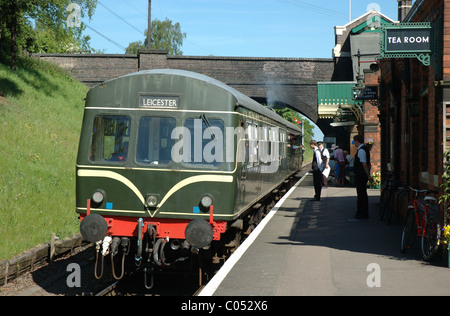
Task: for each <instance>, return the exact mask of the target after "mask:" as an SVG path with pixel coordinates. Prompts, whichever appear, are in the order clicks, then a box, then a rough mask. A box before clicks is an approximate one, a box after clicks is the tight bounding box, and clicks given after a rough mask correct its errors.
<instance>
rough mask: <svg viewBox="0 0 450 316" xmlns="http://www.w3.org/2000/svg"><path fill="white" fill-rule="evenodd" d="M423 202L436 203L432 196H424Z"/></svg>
mask: <svg viewBox="0 0 450 316" xmlns="http://www.w3.org/2000/svg"><path fill="white" fill-rule="evenodd" d="M424 200H425V203H437V199H436V198H434V197H432V196H426V197H425V199H424Z"/></svg>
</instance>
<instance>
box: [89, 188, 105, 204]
mask: <svg viewBox="0 0 450 316" xmlns="http://www.w3.org/2000/svg"><path fill="white" fill-rule="evenodd" d="M104 198H105V195H104V193H103V192H102V191H101V190H97V191H95V193H94V194H93V195H92V201H94V203H96V204H100V203H102V202H103V200H104Z"/></svg>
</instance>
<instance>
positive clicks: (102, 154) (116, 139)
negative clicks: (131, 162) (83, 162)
mask: <svg viewBox="0 0 450 316" xmlns="http://www.w3.org/2000/svg"><path fill="white" fill-rule="evenodd" d="M130 121H131V120H130V118H129V117H127V116H115V115H102V116H97V117H95V119H94V126H93V130H92V142H91V148H90V155H89V159H90V160H91V161H112V162H125V161H126V160H127V157H128V144H129V141H130Z"/></svg>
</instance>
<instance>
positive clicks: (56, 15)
mask: <svg viewBox="0 0 450 316" xmlns="http://www.w3.org/2000/svg"><path fill="white" fill-rule="evenodd" d="M71 3H75V4H77V5H78V8H79V11H77V12H76V14H79V15H80V17H84V16H86V15H87V16H89V18H90V17H92V15H93V14H94V10H95V8H96V5H97V0H46V1H44V0H0V34H1V35H0V36H1V38H2V44H3V45H0V58H2V59H3V58H4V57H5V55H6V56H7V57H9V58H10V59H11V69H13V70H15V69H16V66H17V52H18V47H19V46H20V47H22V48H23V49H25V50H27V51H29V52H65V49H66V48H67V47H71V46H73V45H79V46H80V47H82V46H86V44H87V43H88V41H89V37H83V36H82V32H83V30H84V25H80V27H71V26H70V25H68V24H67V20H68V16H69V12H67V8H68V7H69V4H71ZM3 39H8V40H3ZM6 42H9V44H7V45H5V44H4V43H6ZM7 46H10V49H9V50H8V47H7ZM8 53H9V54H8Z"/></svg>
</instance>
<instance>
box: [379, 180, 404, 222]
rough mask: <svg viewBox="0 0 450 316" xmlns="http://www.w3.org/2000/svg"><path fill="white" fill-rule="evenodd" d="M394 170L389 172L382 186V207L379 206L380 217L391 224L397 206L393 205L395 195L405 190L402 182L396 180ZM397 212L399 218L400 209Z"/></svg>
mask: <svg viewBox="0 0 450 316" xmlns="http://www.w3.org/2000/svg"><path fill="white" fill-rule="evenodd" d="M394 174H395V173H394V172H387V175H388V177H387V179H386V180H385V181H384V182H383V185H382V188H381V196H380V203H379V204H380V208H379V214H378V215H379V219H380V220H384V221H386V224H387V225H389V224H390V223H391V219H392V215H393V214H394V210H397V208H394V207H393V199H394V196H397V197H398V195H400V194H401V193H402V192H403V191H402V189H403V187H402V186H401V183H400V182H398V181H395V180H394ZM395 212H396V213H397V218H398V211H395Z"/></svg>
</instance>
